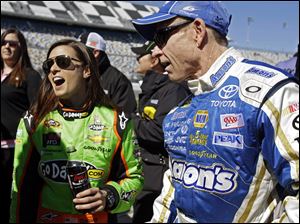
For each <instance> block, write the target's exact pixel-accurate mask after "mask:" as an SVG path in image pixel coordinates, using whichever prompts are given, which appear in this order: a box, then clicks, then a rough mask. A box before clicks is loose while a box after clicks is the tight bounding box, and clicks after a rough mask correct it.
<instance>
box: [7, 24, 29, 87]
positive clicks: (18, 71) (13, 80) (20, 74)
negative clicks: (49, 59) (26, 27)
mask: <svg viewBox="0 0 300 224" xmlns="http://www.w3.org/2000/svg"><path fill="white" fill-rule="evenodd" d="M10 33H14V34H16V35H17V37H18V40H19V43H20V46H19V48H20V56H19V59H18V61H17V62H16V64H15V65H14V68H13V70H12V72H11V74H10V75H9V77H8V83H9V84H12V85H14V86H16V87H19V86H21V85H22V82H23V81H24V80H25V78H26V77H25V75H26V74H25V71H24V70H25V68H31V69H32V64H31V61H30V58H29V55H28V50H27V44H26V40H25V37H24V35H23V34H22V33H21V31H19V30H18V29H16V28H9V29H7V30H5V31H4V32H3V33H2V34H1V43H2V42H3V41H4V38H5V37H6V36H7V35H8V34H10ZM3 68H4V62H3V58H2V54H1V70H3Z"/></svg>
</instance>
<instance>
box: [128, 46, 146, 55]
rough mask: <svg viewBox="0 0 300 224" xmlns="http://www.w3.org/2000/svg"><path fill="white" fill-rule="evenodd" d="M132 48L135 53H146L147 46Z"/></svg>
mask: <svg viewBox="0 0 300 224" xmlns="http://www.w3.org/2000/svg"><path fill="white" fill-rule="evenodd" d="M131 50H132V52H133V53H135V54H137V55H142V54H145V48H144V47H132V48H131Z"/></svg>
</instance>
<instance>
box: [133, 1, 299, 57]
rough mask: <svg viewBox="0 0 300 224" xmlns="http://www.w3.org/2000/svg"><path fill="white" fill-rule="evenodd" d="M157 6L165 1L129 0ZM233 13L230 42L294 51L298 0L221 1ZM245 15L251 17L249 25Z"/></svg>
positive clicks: (240, 45)
mask: <svg viewBox="0 0 300 224" xmlns="http://www.w3.org/2000/svg"><path fill="white" fill-rule="evenodd" d="M130 2H134V3H136V4H145V5H155V6H160V5H161V4H163V3H164V1H130ZM222 2H223V4H224V5H225V7H226V8H227V10H228V12H229V13H230V14H232V21H231V25H230V27H229V33H228V36H229V37H230V38H231V39H232V40H233V42H232V45H233V46H239V47H250V48H257V49H265V50H273V51H284V52H296V50H297V46H298V43H299V1H222ZM248 17H251V18H253V22H250V25H249V26H248Z"/></svg>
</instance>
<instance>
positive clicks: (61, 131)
mask: <svg viewBox="0 0 300 224" xmlns="http://www.w3.org/2000/svg"><path fill="white" fill-rule="evenodd" d="M31 121H32V116H31V115H29V114H28V113H27V114H26V115H25V117H24V118H23V119H21V121H20V123H19V127H18V130H17V137H16V146H15V157H14V171H13V184H12V205H11V215H10V216H11V217H10V222H12V223H15V222H26V223H33V222H48V223H49V222H90V221H91V222H107V221H108V220H109V219H108V217H109V216H110V215H109V214H113V213H119V212H124V211H127V210H129V208H130V206H131V205H132V204H133V203H134V201H135V197H136V195H137V194H138V193H139V192H140V190H141V189H142V186H143V181H144V179H143V176H142V166H141V160H140V157H139V155H140V153H139V151H138V148H137V146H136V144H135V142H136V141H135V135H134V131H133V125H132V122H131V120H129V119H128V118H127V117H126V116H125V114H124V113H123V112H122V113H121V112H117V111H115V110H112V109H109V108H106V107H103V106H95V107H91V108H88V109H87V110H85V111H73V110H71V109H66V108H61V107H60V108H58V109H57V110H55V111H51V112H50V113H48V114H47V115H46V116H45V117H44V118H43V120H42V121H41V122H40V123H39V125H38V126H37V128H36V129H35V130H34V131H33V130H31V129H30V128H31V127H30V122H31ZM31 131H32V134H29V132H31ZM67 161H75V162H76V161H78V162H83V163H84V164H85V165H86V167H87V170H88V171H87V173H88V177H89V181H90V184H91V187H99V188H106V189H109V190H110V192H112V193H113V196H114V204H113V206H112V207H111V209H110V210H107V209H106V210H105V211H103V212H100V213H101V214H100V215H99V214H98V216H97V214H90V213H87V214H89V217H87V214H83V213H80V212H79V211H77V210H76V209H75V208H74V204H73V202H72V200H73V196H72V192H71V190H70V187H69V184H68V180H67V174H66V163H67ZM103 214H104V215H103Z"/></svg>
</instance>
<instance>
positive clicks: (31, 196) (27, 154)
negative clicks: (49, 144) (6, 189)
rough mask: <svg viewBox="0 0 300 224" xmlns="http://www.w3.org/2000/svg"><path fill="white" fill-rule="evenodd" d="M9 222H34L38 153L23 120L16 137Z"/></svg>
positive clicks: (36, 200)
mask: <svg viewBox="0 0 300 224" xmlns="http://www.w3.org/2000/svg"><path fill="white" fill-rule="evenodd" d="M14 153H15V154H14V166H13V182H12V190H11V191H12V195H11V199H12V200H11V207H10V222H11V223H16V222H29V223H33V222H35V221H36V211H37V205H38V196H39V186H40V185H39V184H38V181H40V178H39V176H38V172H37V165H38V156H39V155H38V153H37V151H36V150H35V149H34V147H33V145H32V144H31V142H30V140H29V135H28V132H27V130H26V127H25V123H24V119H21V121H20V123H19V126H18V129H17V135H16V144H15V152H14Z"/></svg>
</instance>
